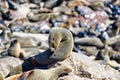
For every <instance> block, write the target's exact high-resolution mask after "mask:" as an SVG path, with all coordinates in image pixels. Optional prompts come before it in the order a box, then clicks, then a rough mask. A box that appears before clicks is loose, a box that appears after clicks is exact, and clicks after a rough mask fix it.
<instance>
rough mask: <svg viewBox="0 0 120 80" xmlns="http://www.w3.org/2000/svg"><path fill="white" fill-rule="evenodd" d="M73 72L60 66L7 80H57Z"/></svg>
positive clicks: (28, 72) (25, 73)
mask: <svg viewBox="0 0 120 80" xmlns="http://www.w3.org/2000/svg"><path fill="white" fill-rule="evenodd" d="M71 71H72V70H71V69H70V68H68V67H66V66H59V67H56V68H51V69H48V70H41V69H34V70H30V71H27V72H24V73H22V74H18V75H16V76H15V75H13V76H10V77H8V78H6V79H5V80H39V79H41V80H57V79H58V78H59V76H60V75H64V74H67V73H69V72H71ZM17 77H18V78H17Z"/></svg>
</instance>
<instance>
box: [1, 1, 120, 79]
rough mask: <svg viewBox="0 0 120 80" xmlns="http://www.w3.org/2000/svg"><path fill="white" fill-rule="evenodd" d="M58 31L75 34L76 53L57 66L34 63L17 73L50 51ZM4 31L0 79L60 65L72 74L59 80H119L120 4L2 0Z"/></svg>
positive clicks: (114, 2) (113, 2)
mask: <svg viewBox="0 0 120 80" xmlns="http://www.w3.org/2000/svg"><path fill="white" fill-rule="evenodd" d="M54 28H65V29H68V30H69V31H70V32H71V33H72V35H73V39H74V47H73V51H72V55H71V56H70V57H68V58H66V59H65V60H62V61H58V62H56V63H55V64H54V65H53V64H49V65H45V66H44V65H39V64H36V63H34V62H30V64H29V66H28V64H27V66H28V67H30V68H29V69H28V68H27V66H22V69H24V68H26V70H25V71H24V70H23V71H20V72H19V69H17V70H18V72H17V70H16V71H15V72H16V73H14V70H15V69H16V67H17V66H19V65H20V64H23V63H24V62H25V61H26V59H29V61H31V60H34V59H33V58H34V57H33V56H36V55H38V54H40V53H43V52H44V51H46V50H48V49H49V44H48V41H49V40H48V39H49V38H48V37H49V33H50V31H51V30H52V29H54ZM0 30H1V33H0V80H5V78H8V77H11V76H12V75H13V74H14V75H16V74H17V73H23V72H26V71H30V70H34V69H38V68H39V69H40V70H43V69H45V70H46V71H47V70H49V69H51V68H56V67H58V66H67V67H69V68H70V69H71V70H72V71H70V72H69V73H68V74H66V75H62V76H59V77H58V80H120V72H119V70H120V64H119V63H120V57H119V56H120V35H119V32H120V1H119V0H0ZM12 71H13V72H12ZM38 74H39V73H38ZM46 74H47V75H48V74H49V73H46ZM47 75H46V77H47ZM53 77H55V76H53ZM42 79H43V78H41V79H35V80H42ZM6 80H8V79H6ZM11 80H13V79H11ZM14 80H17V79H14ZM20 80H24V79H20ZM25 80H26V79H25ZM49 80H53V78H52V79H49Z"/></svg>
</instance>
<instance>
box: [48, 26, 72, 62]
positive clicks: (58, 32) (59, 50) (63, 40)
mask: <svg viewBox="0 0 120 80" xmlns="http://www.w3.org/2000/svg"><path fill="white" fill-rule="evenodd" d="M73 45H74V43H73V36H72V33H71V32H70V31H69V30H67V29H64V28H59V29H53V30H52V31H51V32H50V35H49V49H50V50H51V51H52V52H53V54H52V56H50V58H54V59H57V60H64V59H66V58H67V57H69V56H71V54H72V50H73Z"/></svg>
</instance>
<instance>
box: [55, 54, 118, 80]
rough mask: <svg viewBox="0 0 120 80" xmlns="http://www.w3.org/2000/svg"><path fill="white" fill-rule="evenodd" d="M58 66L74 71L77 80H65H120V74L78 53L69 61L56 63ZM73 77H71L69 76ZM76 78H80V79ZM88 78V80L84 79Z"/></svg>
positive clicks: (70, 79)
mask: <svg viewBox="0 0 120 80" xmlns="http://www.w3.org/2000/svg"><path fill="white" fill-rule="evenodd" d="M58 65H65V66H68V67H71V68H72V69H73V70H72V71H73V72H72V73H73V74H74V75H72V76H74V77H75V79H72V78H71V77H69V79H67V78H65V79H63V80H103V79H107V80H119V79H120V76H119V75H120V73H119V72H118V71H117V70H115V69H113V68H111V67H110V66H106V67H105V66H103V65H100V64H99V63H97V62H95V61H93V60H91V59H90V58H89V57H87V56H85V55H83V54H78V53H73V55H72V56H71V57H69V58H68V59H66V60H64V61H62V62H58V63H56V64H55V65H54V66H58ZM68 76H71V75H68ZM76 76H79V77H80V78H83V79H80V78H78V77H76ZM84 78H88V79H84Z"/></svg>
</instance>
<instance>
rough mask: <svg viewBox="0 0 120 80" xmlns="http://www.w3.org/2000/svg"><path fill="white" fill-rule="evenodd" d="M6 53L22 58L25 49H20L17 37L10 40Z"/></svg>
mask: <svg viewBox="0 0 120 80" xmlns="http://www.w3.org/2000/svg"><path fill="white" fill-rule="evenodd" d="M8 54H9V55H11V56H14V57H17V58H24V55H25V51H24V50H22V49H21V45H20V43H19V40H18V39H14V40H12V41H11V43H10V47H9V48H8Z"/></svg>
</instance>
